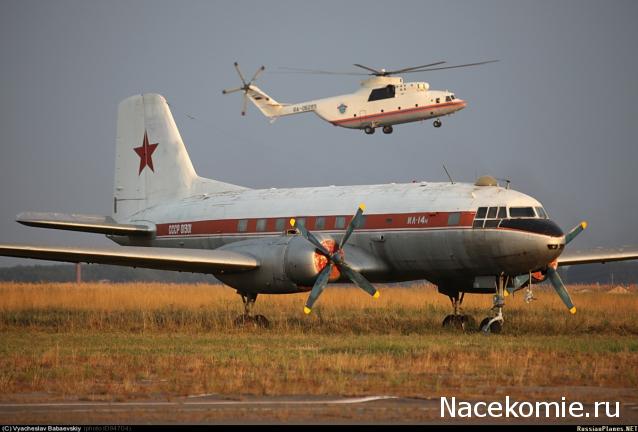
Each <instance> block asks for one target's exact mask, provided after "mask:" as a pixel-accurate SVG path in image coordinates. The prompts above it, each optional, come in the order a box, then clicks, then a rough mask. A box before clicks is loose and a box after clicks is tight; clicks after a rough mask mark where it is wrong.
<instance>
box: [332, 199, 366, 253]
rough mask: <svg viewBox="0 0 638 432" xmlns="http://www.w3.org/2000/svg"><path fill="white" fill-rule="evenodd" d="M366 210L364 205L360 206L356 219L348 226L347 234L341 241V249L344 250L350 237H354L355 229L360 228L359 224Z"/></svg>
mask: <svg viewBox="0 0 638 432" xmlns="http://www.w3.org/2000/svg"><path fill="white" fill-rule="evenodd" d="M365 209H366V206H365V205H363V204H359V208H358V209H357V213H355V215H354V217H353V218H352V219H351V220H350V224H348V228H347V229H346V233H345V234H344V235H343V238H342V239H341V243H339V249H341V248H343V246H344V245H345V244H346V242H347V241H348V239H349V238H350V236H351V235H352V231H354V229H355V228H358V227H359V223H360V221H361V217H362V215H363V211H364V210H365Z"/></svg>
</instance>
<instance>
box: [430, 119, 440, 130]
mask: <svg viewBox="0 0 638 432" xmlns="http://www.w3.org/2000/svg"><path fill="white" fill-rule="evenodd" d="M432 125H433V126H434V127H435V128H440V127H441V125H442V123H441V120H434V123H432Z"/></svg>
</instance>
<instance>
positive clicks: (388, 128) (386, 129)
mask: <svg viewBox="0 0 638 432" xmlns="http://www.w3.org/2000/svg"><path fill="white" fill-rule="evenodd" d="M393 131H394V129H392V126H383V133H384V134H391V133H392V132H393Z"/></svg>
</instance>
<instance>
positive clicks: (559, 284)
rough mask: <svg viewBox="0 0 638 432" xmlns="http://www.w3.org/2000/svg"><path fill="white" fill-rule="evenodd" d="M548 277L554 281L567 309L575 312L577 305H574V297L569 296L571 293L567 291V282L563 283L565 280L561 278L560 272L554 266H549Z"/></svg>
mask: <svg viewBox="0 0 638 432" xmlns="http://www.w3.org/2000/svg"><path fill="white" fill-rule="evenodd" d="M547 277H549V281H550V282H551V283H552V286H553V287H554V289H555V290H556V293H557V294H558V295H559V296H560V299H561V300H562V301H563V303H565V306H567V309H569V312H571V313H573V314H575V313H576V306H574V303H573V302H572V299H571V298H570V297H569V293H568V292H567V289H566V288H565V284H563V280H562V279H561V278H560V275H559V274H558V272H557V271H556V270H555V269H554V268H552V267H548V268H547Z"/></svg>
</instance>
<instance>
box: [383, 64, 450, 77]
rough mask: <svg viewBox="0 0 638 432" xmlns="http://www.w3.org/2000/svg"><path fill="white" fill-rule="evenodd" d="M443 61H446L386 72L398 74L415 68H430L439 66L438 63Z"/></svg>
mask: <svg viewBox="0 0 638 432" xmlns="http://www.w3.org/2000/svg"><path fill="white" fill-rule="evenodd" d="M443 63H445V62H444V61H440V62H436V63H430V64H426V65H421V66H412V67H409V68H403V69H397V70H393V71H389V72H386V73H387V74H392V75H394V74H397V73H402V72H409V71H411V70H413V69H423V68H429V67H432V66H438V65H440V64H443Z"/></svg>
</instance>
